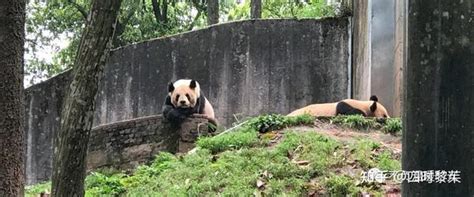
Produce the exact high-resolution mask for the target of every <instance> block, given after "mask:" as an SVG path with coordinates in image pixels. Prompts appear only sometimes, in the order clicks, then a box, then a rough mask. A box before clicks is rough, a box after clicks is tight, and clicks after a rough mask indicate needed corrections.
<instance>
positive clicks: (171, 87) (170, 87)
mask: <svg viewBox="0 0 474 197" xmlns="http://www.w3.org/2000/svg"><path fill="white" fill-rule="evenodd" d="M173 91H174V85H173V83H172V82H170V83H169V84H168V92H173Z"/></svg>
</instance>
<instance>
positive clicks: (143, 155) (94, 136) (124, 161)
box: [87, 116, 179, 169]
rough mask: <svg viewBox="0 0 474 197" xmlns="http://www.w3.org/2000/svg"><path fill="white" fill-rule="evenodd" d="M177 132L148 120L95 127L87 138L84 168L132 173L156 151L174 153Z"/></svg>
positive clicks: (158, 118)
mask: <svg viewBox="0 0 474 197" xmlns="http://www.w3.org/2000/svg"><path fill="white" fill-rule="evenodd" d="M176 130H177V128H173V127H171V125H170V124H162V117H161V116H148V117H143V118H137V119H131V120H126V121H120V122H115V123H111V124H107V125H102V126H98V127H95V128H94V129H93V130H92V132H91V136H90V141H89V149H88V155H87V168H88V169H96V168H103V167H110V168H116V169H133V168H135V167H137V166H138V164H142V163H145V162H147V161H150V160H152V159H153V157H154V156H155V155H156V154H157V153H159V152H160V151H167V152H172V153H175V152H176V151H177V150H178V139H179V135H178V133H177V132H176Z"/></svg>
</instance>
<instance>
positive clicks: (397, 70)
mask: <svg viewBox="0 0 474 197" xmlns="http://www.w3.org/2000/svg"><path fill="white" fill-rule="evenodd" d="M404 6H405V3H404V1H393V0H377V1H374V0H361V1H357V3H355V4H354V25H353V28H354V31H353V32H354V34H353V35H354V36H353V37H354V42H353V43H354V44H353V48H352V49H353V65H352V66H353V75H352V76H353V81H352V83H353V97H354V98H356V99H362V100H367V99H369V97H370V95H374V94H375V95H377V96H378V97H379V100H380V101H381V103H383V104H384V106H385V107H386V108H387V110H388V112H389V114H390V115H392V116H396V117H398V116H400V114H401V110H400V109H401V102H402V100H401V97H402V95H401V88H400V87H401V81H402V80H401V78H402V75H403V68H402V65H403V62H404V60H403V56H404V55H403V54H404V50H403V47H405V42H404V33H405V22H404V20H405V14H404V12H405V8H404Z"/></svg>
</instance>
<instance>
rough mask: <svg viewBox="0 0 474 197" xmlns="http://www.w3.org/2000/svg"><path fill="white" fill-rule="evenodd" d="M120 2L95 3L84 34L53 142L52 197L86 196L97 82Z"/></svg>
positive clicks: (109, 44) (107, 50) (100, 75)
mask: <svg viewBox="0 0 474 197" xmlns="http://www.w3.org/2000/svg"><path fill="white" fill-rule="evenodd" d="M120 4H121V1H120V0H94V1H93V2H92V7H91V11H90V12H89V13H90V14H89V16H88V20H87V23H86V27H85V29H84V31H83V33H82V37H81V43H80V45H79V49H78V51H77V56H76V60H75V62H74V67H73V75H74V78H73V80H72V82H71V84H70V86H69V89H68V93H67V96H66V98H65V102H64V106H63V110H62V113H61V127H60V130H59V133H56V134H55V139H54V159H53V160H54V161H53V177H52V195H53V196H58V197H59V196H84V178H85V172H86V166H85V158H86V154H87V145H88V141H89V134H90V130H91V127H92V120H93V114H94V108H95V97H96V95H97V89H98V82H99V81H100V79H101V78H102V71H103V68H104V65H105V60H106V59H107V56H108V53H109V49H110V46H111V40H112V37H113V32H114V28H115V24H116V20H117V15H118V11H119V8H120Z"/></svg>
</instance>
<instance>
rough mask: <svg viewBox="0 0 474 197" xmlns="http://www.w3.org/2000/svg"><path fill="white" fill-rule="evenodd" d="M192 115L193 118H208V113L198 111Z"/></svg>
mask: <svg viewBox="0 0 474 197" xmlns="http://www.w3.org/2000/svg"><path fill="white" fill-rule="evenodd" d="M191 117H193V118H206V119H207V118H208V117H207V115H206V114H197V113H194V114H193V115H191Z"/></svg>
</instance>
